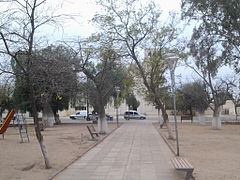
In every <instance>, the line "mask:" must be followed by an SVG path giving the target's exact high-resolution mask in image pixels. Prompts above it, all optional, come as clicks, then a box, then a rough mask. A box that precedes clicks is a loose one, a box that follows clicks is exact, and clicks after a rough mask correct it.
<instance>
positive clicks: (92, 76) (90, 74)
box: [69, 36, 124, 133]
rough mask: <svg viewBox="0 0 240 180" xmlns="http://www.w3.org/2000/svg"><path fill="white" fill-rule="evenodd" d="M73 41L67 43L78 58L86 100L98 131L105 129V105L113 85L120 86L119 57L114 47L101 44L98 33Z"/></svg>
mask: <svg viewBox="0 0 240 180" xmlns="http://www.w3.org/2000/svg"><path fill="white" fill-rule="evenodd" d="M69 44H71V43H69ZM73 44H74V45H71V47H73V49H74V48H75V52H76V59H78V64H76V66H75V67H76V69H75V70H76V71H77V72H82V73H84V75H85V78H86V79H85V81H86V84H87V86H86V87H88V89H87V90H86V91H87V96H88V99H89V102H90V104H91V105H92V106H93V108H94V110H95V111H96V112H97V113H98V115H99V121H98V127H99V131H100V132H101V133H107V132H108V127H107V121H106V117H105V106H106V105H107V103H108V102H109V100H110V97H111V96H113V95H114V93H115V87H116V86H120V85H121V83H122V81H123V76H124V70H123V67H122V64H121V57H120V56H119V54H118V51H117V50H113V49H111V47H109V46H105V42H103V41H101V39H99V38H98V37H94V36H93V37H90V38H89V39H88V40H84V41H82V42H79V41H78V42H77V43H73ZM76 44H77V45H76ZM76 47H78V48H76ZM90 89H91V90H90Z"/></svg>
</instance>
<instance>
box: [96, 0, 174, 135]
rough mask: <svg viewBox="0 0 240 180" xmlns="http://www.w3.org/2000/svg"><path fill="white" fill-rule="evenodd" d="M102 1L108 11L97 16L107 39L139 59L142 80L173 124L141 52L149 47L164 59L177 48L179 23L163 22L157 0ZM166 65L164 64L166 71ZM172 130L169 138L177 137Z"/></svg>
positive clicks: (138, 65) (135, 60)
mask: <svg viewBox="0 0 240 180" xmlns="http://www.w3.org/2000/svg"><path fill="white" fill-rule="evenodd" d="M98 2H99V4H100V5H101V6H102V7H104V8H105V10H106V11H105V12H106V13H101V14H97V15H96V16H95V18H94V19H93V21H94V22H95V23H96V24H97V25H99V26H100V32H102V34H101V35H102V36H105V37H106V39H107V42H110V43H115V46H116V47H118V48H121V49H122V51H123V53H124V54H125V55H128V56H129V57H130V58H131V60H133V61H134V62H135V64H136V67H137V69H138V72H139V76H140V77H141V79H142V84H143V85H144V86H145V88H146V90H147V91H148V94H151V95H154V98H152V103H154V104H155V106H156V107H158V108H159V109H161V112H162V116H163V119H164V121H165V122H166V123H167V124H168V127H170V126H169V119H168V115H167V113H166V108H165V105H164V102H163V99H162V97H160V96H159V91H156V88H155V87H153V86H152V85H153V84H154V83H155V82H151V80H150V79H149V77H150V76H149V74H148V73H149V71H148V70H149V69H145V68H144V64H143V60H144V58H143V57H142V56H141V53H142V52H143V51H145V50H147V49H148V50H150V52H154V53H155V54H157V55H158V58H159V59H162V60H163V59H164V55H165V54H166V53H168V52H169V51H170V50H173V49H174V50H175V51H176V49H177V48H176V44H177V32H178V31H177V28H175V27H176V26H175V27H174V25H173V24H172V26H171V25H169V26H168V25H166V26H165V25H162V24H161V23H160V22H162V21H161V20H160V15H161V10H159V9H158V8H157V6H156V5H155V4H154V3H153V2H149V3H147V4H146V5H143V4H141V2H140V1H138V0H129V1H128V0H127V1H116V0H111V1H106V0H99V1H98ZM173 19H174V18H172V19H171V20H170V21H169V22H170V23H169V24H171V22H172V20H173ZM174 43H175V44H174ZM165 69H166V68H165V67H164V68H162V72H164V70H165ZM162 72H161V74H162ZM160 76H161V75H159V77H160ZM158 90H159V89H158ZM168 132H169V138H173V135H172V134H171V130H170V129H169V131H168Z"/></svg>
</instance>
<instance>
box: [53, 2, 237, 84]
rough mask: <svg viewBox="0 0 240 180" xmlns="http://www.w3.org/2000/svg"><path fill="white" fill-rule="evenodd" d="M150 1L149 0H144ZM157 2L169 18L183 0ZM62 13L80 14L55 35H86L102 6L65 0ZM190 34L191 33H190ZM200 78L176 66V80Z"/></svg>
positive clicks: (230, 71)
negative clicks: (170, 13)
mask: <svg viewBox="0 0 240 180" xmlns="http://www.w3.org/2000/svg"><path fill="white" fill-rule="evenodd" d="M142 1H148V0H142ZM52 2H53V4H54V3H57V1H55V0H52ZM155 3H156V4H158V5H159V6H160V8H161V10H162V11H163V12H162V16H163V17H165V18H167V16H168V13H169V12H170V11H175V12H179V13H180V11H181V0H155ZM60 9H61V11H62V13H66V14H69V13H71V14H77V15H79V16H78V17H77V18H76V20H75V21H73V20H70V21H68V22H66V23H65V24H64V26H63V27H64V32H62V31H61V32H56V31H55V32H54V33H53V37H54V36H55V38H56V39H59V38H61V37H60V36H63V38H64V37H65V38H69V37H76V36H80V37H84V36H89V35H90V34H91V33H93V32H94V28H93V27H92V25H91V24H90V22H89V21H90V20H91V19H92V18H93V16H94V14H95V13H96V12H97V11H99V10H100V8H99V7H98V6H97V5H96V3H95V0H67V1H65V2H64V4H63V6H62V7H61V8H60ZM188 34H189V35H190V33H188ZM232 73H233V71H232V70H230V69H229V68H226V67H224V68H222V69H220V74H223V75H224V76H225V75H229V74H232ZM194 79H195V80H196V79H198V76H196V74H195V73H194V72H193V71H192V70H190V69H189V68H187V67H185V66H184V65H183V63H179V64H178V67H177V68H176V81H177V82H179V81H182V82H189V81H192V80H194Z"/></svg>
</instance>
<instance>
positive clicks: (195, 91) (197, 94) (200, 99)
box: [176, 81, 210, 113]
mask: <svg viewBox="0 0 240 180" xmlns="http://www.w3.org/2000/svg"><path fill="white" fill-rule="evenodd" d="M176 97H177V108H178V109H180V110H182V111H188V110H189V111H190V112H192V110H193V109H194V110H196V111H198V112H201V113H202V112H204V111H205V110H206V109H207V108H208V106H209V103H210V101H209V95H208V93H207V92H206V88H205V86H204V84H203V83H202V82H197V81H196V82H192V83H186V84H184V85H183V86H182V88H181V89H179V90H178V91H177V96H176Z"/></svg>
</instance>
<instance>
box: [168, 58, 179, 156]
mask: <svg viewBox="0 0 240 180" xmlns="http://www.w3.org/2000/svg"><path fill="white" fill-rule="evenodd" d="M177 60H178V57H177V56H175V55H174V54H168V55H167V64H168V68H169V70H170V75H171V87H172V96H173V108H174V122H175V132H176V141H177V156H179V141H178V128H177V117H176V112H177V110H176V93H175V68H176V65H177Z"/></svg>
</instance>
